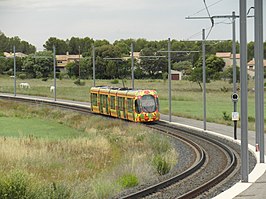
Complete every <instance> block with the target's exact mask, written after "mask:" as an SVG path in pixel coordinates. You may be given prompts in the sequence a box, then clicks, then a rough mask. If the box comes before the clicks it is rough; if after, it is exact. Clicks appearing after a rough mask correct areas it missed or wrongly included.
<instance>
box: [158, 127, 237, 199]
mask: <svg viewBox="0 0 266 199" xmlns="http://www.w3.org/2000/svg"><path fill="white" fill-rule="evenodd" d="M160 125H161V126H166V127H167V128H170V129H173V130H179V129H178V127H174V126H172V125H169V124H167V123H164V122H160ZM182 131H184V130H182ZM187 133H189V134H193V135H194V136H196V137H199V138H202V139H205V140H208V141H209V142H212V143H214V144H215V145H217V146H219V147H220V148H221V149H222V150H224V151H225V152H226V154H227V155H228V157H229V158H228V161H229V163H228V166H227V167H226V168H225V169H224V170H223V171H222V172H221V173H220V174H218V175H217V176H216V177H215V178H213V179H211V180H209V181H208V182H205V183H204V184H202V185H201V186H199V187H197V188H196V189H193V190H191V191H190V192H187V193H185V194H183V195H181V196H178V197H177V198H179V199H185V198H194V197H196V196H198V195H200V194H202V193H203V192H205V191H207V190H208V189H210V188H212V187H214V186H215V185H217V184H218V183H219V182H221V181H222V180H224V179H225V178H226V177H227V176H228V175H229V174H230V173H232V172H233V171H234V170H235V168H236V166H237V159H236V155H235V152H234V150H233V149H231V148H230V147H228V146H226V145H225V144H224V143H222V142H220V141H217V140H214V139H213V138H210V137H206V136H204V135H201V134H196V133H193V132H187Z"/></svg>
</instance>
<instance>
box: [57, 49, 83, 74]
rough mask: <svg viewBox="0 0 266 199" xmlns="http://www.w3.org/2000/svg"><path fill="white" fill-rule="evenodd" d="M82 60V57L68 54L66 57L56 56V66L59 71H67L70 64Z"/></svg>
mask: <svg viewBox="0 0 266 199" xmlns="http://www.w3.org/2000/svg"><path fill="white" fill-rule="evenodd" d="M81 58H82V55H69V54H68V52H67V53H66V55H56V66H57V68H58V69H59V70H65V67H66V65H67V64H68V63H71V62H75V61H79V60H80V59H81Z"/></svg>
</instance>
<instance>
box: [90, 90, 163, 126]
mask: <svg viewBox="0 0 266 199" xmlns="http://www.w3.org/2000/svg"><path fill="white" fill-rule="evenodd" d="M90 93H91V110H92V112H95V113H100V114H104V115H110V116H113V117H117V118H121V119H126V120H130V121H134V122H152V121H157V120H159V119H160V113H159V99H158V94H157V92H156V91H155V90H130V89H126V88H111V87H105V86H99V87H92V88H91V90H90Z"/></svg>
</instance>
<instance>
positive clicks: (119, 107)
mask: <svg viewBox="0 0 266 199" xmlns="http://www.w3.org/2000/svg"><path fill="white" fill-rule="evenodd" d="M118 110H121V111H122V110H123V98H122V97H118Z"/></svg>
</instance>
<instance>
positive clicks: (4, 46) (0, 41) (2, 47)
mask: <svg viewBox="0 0 266 199" xmlns="http://www.w3.org/2000/svg"><path fill="white" fill-rule="evenodd" d="M14 45H15V46H16V51H17V52H22V53H25V54H30V53H34V52H35V51H36V47H35V46H33V45H31V44H29V43H28V42H26V41H22V40H21V39H20V38H19V37H17V36H15V37H11V38H9V37H6V36H5V34H4V33H3V32H1V31H0V52H13V46H14Z"/></svg>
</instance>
